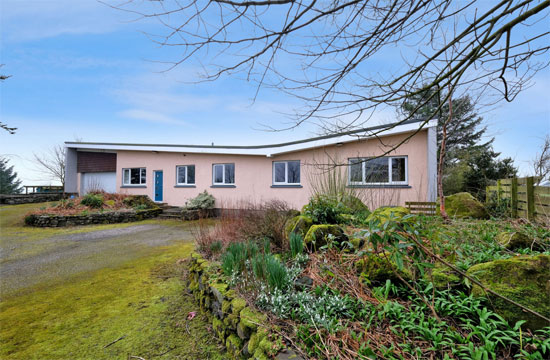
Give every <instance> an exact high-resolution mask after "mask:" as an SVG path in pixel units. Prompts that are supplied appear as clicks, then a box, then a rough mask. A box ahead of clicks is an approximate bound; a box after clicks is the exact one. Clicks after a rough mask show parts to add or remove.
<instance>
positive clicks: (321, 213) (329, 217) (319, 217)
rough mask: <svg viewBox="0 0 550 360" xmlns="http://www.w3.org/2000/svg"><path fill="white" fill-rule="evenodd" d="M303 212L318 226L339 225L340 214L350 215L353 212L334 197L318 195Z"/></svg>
mask: <svg viewBox="0 0 550 360" xmlns="http://www.w3.org/2000/svg"><path fill="white" fill-rule="evenodd" d="M302 212H303V213H304V215H307V216H309V217H310V218H311V219H313V222H314V223H316V224H338V223H339V222H340V220H341V219H340V214H350V213H351V212H352V211H351V209H350V208H349V207H347V206H346V205H344V203H342V202H339V201H338V200H337V199H336V198H334V197H330V196H327V195H317V196H314V197H312V198H311V199H310V200H309V203H308V204H306V205H305V206H304V208H303V209H302Z"/></svg>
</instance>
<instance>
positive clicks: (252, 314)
mask: <svg viewBox="0 0 550 360" xmlns="http://www.w3.org/2000/svg"><path fill="white" fill-rule="evenodd" d="M240 316H241V324H242V326H245V327H248V328H250V329H251V330H252V331H255V330H256V329H257V328H258V324H264V323H265V321H266V316H265V315H264V314H262V313H261V312H258V311H254V310H252V309H251V308H250V307H245V308H244V309H242V310H241V313H240Z"/></svg>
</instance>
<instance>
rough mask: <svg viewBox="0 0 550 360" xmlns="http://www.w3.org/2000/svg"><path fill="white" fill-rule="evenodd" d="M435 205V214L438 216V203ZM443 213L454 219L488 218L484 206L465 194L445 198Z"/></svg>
mask: <svg viewBox="0 0 550 360" xmlns="http://www.w3.org/2000/svg"><path fill="white" fill-rule="evenodd" d="M437 205H438V206H437V214H438V215H440V207H439V201H438V204H437ZM445 211H446V212H447V215H449V216H451V217H456V218H472V219H487V218H489V213H488V212H487V209H485V206H483V204H482V203H481V202H480V201H479V200H477V199H476V198H475V197H473V196H472V194H470V193H467V192H461V193H457V194H454V195H449V196H445Z"/></svg>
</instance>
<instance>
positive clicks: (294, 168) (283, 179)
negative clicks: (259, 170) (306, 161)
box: [273, 160, 300, 185]
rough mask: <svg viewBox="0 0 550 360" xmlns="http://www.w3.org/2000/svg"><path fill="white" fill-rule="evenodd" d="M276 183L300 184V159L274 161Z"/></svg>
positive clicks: (274, 179)
mask: <svg viewBox="0 0 550 360" xmlns="http://www.w3.org/2000/svg"><path fill="white" fill-rule="evenodd" d="M273 184H274V185H298V184H300V161H299V160H294V161H274V162H273Z"/></svg>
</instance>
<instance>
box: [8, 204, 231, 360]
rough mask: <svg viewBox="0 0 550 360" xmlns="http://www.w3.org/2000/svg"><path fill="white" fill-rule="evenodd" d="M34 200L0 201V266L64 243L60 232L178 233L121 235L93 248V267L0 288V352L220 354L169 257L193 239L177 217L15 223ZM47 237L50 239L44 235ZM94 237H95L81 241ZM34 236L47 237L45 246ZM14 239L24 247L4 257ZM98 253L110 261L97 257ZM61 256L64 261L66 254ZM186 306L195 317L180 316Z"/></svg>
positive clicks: (179, 254)
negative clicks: (142, 239) (143, 238)
mask: <svg viewBox="0 0 550 360" xmlns="http://www.w3.org/2000/svg"><path fill="white" fill-rule="evenodd" d="M37 206H42V205H36V204H29V205H18V206H5V207H0V221H1V222H0V227H1V229H2V233H1V247H2V254H3V258H2V260H3V262H2V263H1V265H0V268H5V267H6V266H7V265H9V264H12V263H13V262H14V261H19V260H21V259H26V258H29V257H33V256H41V255H43V254H45V253H48V252H49V251H52V250H53V251H54V252H55V251H60V250H61V249H63V246H64V245H61V246H60V244H63V242H60V241H57V240H59V238H64V237H67V236H69V237H71V238H72V237H75V239H76V240H75V241H81V242H82V241H84V239H86V236H88V237H89V236H90V234H94V233H101V232H104V231H113V230H116V231H118V230H120V229H123V230H126V229H130V228H132V227H134V226H138V227H139V226H161V227H163V228H166V229H167V230H165V231H168V232H169V233H170V234H171V233H175V232H177V233H179V234H180V238H179V239H180V240H177V239H175V238H174V239H171V240H170V241H169V242H160V243H154V244H151V245H148V246H143V247H137V245H135V244H131V243H126V247H124V248H121V247H120V246H118V252H116V251H115V252H112V251H111V250H109V252H103V253H102V254H98V256H99V257H98V261H99V263H100V264H103V265H102V268H101V269H99V270H98V269H96V270H88V271H84V270H83V269H81V268H79V267H78V266H75V267H74V268H73V271H74V272H72V273H70V274H64V275H63V276H62V277H60V278H55V276H54V277H50V278H48V280H44V281H43V282H42V283H41V284H39V285H36V286H31V287H28V288H25V289H22V291H17V292H4V289H3V291H2V301H1V302H0V324H1V326H0V343H1V344H2V346H1V347H0V358H2V359H115V358H119V359H127V358H129V357H130V356H139V357H142V358H145V359H154V358H179V359H207V358H210V359H223V358H224V355H223V352H222V351H221V349H220V348H219V345H218V343H217V342H216V341H215V340H214V337H213V335H212V334H211V332H210V331H209V328H208V325H207V321H206V319H205V318H204V317H203V315H202V314H201V313H200V312H199V311H197V306H196V303H195V301H194V299H192V298H191V297H190V296H189V295H187V293H186V291H185V290H186V289H185V283H184V282H183V281H182V277H183V276H184V273H183V272H184V271H185V267H184V265H183V264H181V263H178V261H177V260H178V259H181V258H185V257H187V256H188V255H189V254H190V252H191V251H192V249H193V244H192V243H190V242H189V241H188V240H186V239H185V236H184V235H183V234H185V228H184V227H183V225H182V224H181V222H180V223H179V224H175V223H172V222H166V221H158V220H147V221H142V222H138V223H133V224H120V225H98V226H96V225H94V226H90V227H85V228H84V227H79V228H71V229H35V228H30V227H25V226H23V225H22V224H23V217H24V214H25V213H26V212H28V211H30V210H32V209H33V208H36V207H37ZM159 224H160V225H159ZM156 233H157V236H158V238H157V239H155V240H156V241H159V240H161V238H162V237H164V236H167V233H166V232H163V231H162V229H161V228H159V229H157V230H156ZM182 236H183V238H182ZM187 236H189V235H187ZM134 237H135V236H134ZM51 238H54V239H56V241H47V240H48V239H51ZM94 241H95V242H97V241H98V240H97V239H95V240H94V239H91V240H90V241H89V242H90V243H93V242H94ZM42 243H47V244H48V245H47V248H44V247H43V246H42V245H41V244H42ZM20 244H24V245H25V246H26V249H27V250H28V251H19V252H12V253H11V256H10V257H9V258H7V257H6V254H7V253H8V252H6V251H4V250H5V249H8V250H9V249H10V248H13V247H16V246H18V245H20ZM56 244H57V245H56ZM75 244H76V243H73V244H72V245H71V246H73V247H74V246H75ZM129 244H131V245H129ZM159 244H160V245H159ZM119 245H120V244H119ZM153 245H154V246H153ZM56 246H57V247H56ZM96 250H97V249H96ZM128 254H130V255H128ZM100 255H102V256H103V257H105V258H111V259H113V258H114V259H116V260H117V261H110V262H105V261H104V260H103V262H101V261H100V259H99V258H100V257H102V256H100ZM65 260H66V261H67V262H69V263H70V262H71V261H73V260H74V259H69V258H66V259H65ZM82 261H86V259H84V260H82ZM77 262H80V260H78V261H77ZM75 265H76V263H75ZM75 269H76V270H75ZM54 275H55V274H54ZM190 312H196V317H194V318H193V319H192V320H187V318H188V316H189V313H190Z"/></svg>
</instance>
